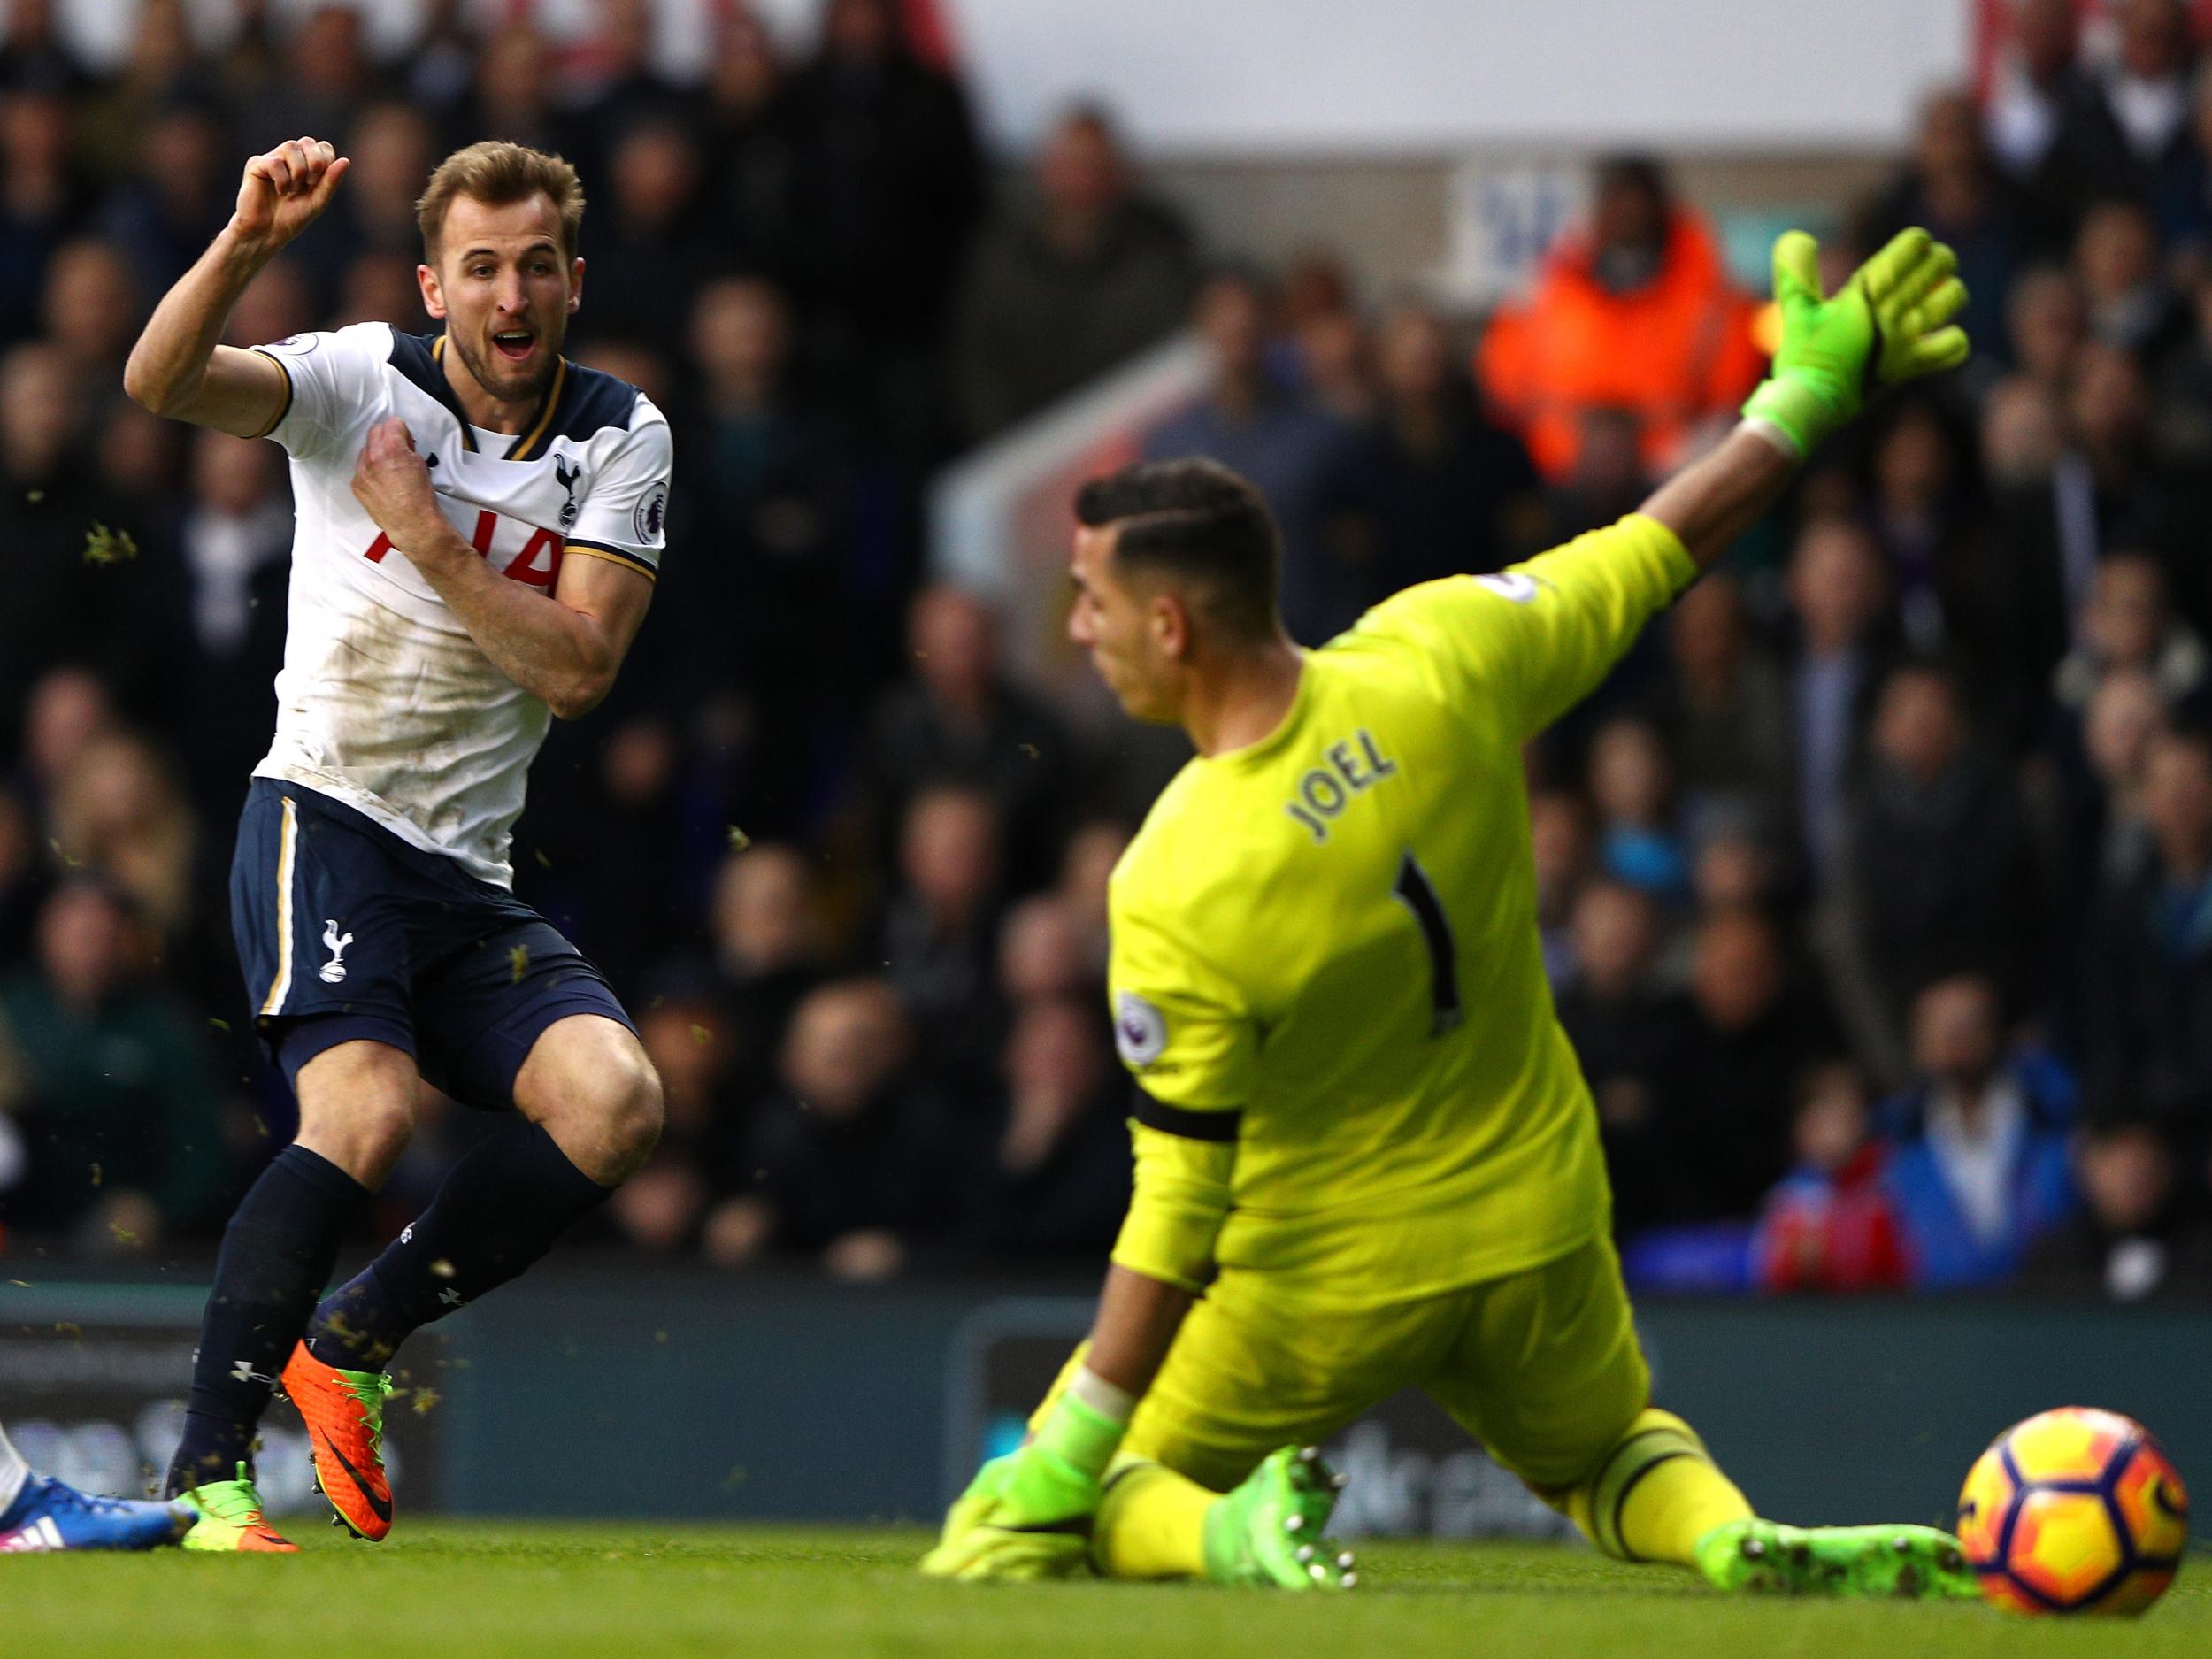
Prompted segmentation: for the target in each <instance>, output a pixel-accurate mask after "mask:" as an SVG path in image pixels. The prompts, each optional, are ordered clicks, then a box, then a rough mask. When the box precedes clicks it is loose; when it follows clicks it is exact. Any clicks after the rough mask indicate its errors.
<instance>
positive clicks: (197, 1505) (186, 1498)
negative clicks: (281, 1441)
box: [177, 1463, 299, 1555]
mask: <svg viewBox="0 0 2212 1659" xmlns="http://www.w3.org/2000/svg"><path fill="white" fill-rule="evenodd" d="M177 1502H180V1503H181V1504H183V1505H184V1506H185V1508H187V1509H190V1510H191V1511H192V1512H193V1513H194V1514H195V1515H196V1516H197V1517H199V1518H198V1519H197V1520H196V1521H195V1522H193V1524H192V1530H191V1531H190V1532H187V1533H186V1534H185V1535H184V1547H185V1548H187V1549H208V1550H221V1551H225V1552H229V1551H234V1550H246V1551H252V1552H257V1553H262V1554H267V1555H296V1554H297V1553H298V1552H299V1546H298V1545H297V1544H295V1543H294V1542H293V1541H292V1540H290V1539H288V1538H287V1537H285V1536H284V1535H283V1534H282V1533H281V1532H278V1531H277V1530H276V1528H274V1527H273V1526H271V1525H269V1517H267V1516H266V1515H265V1514H263V1513H262V1510H261V1494H259V1493H258V1492H256V1491H255V1490H254V1488H253V1476H252V1474H251V1473H250V1471H248V1470H247V1468H246V1465H245V1464H243V1463H241V1464H239V1465H238V1479H235V1480H211V1481H208V1482H207V1483H206V1484H205V1485H204V1486H194V1487H193V1488H192V1489H191V1490H190V1491H188V1492H180V1493H179V1494H177Z"/></svg>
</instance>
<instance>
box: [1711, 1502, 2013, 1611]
mask: <svg viewBox="0 0 2212 1659" xmlns="http://www.w3.org/2000/svg"><path fill="white" fill-rule="evenodd" d="M1695 1549H1696V1554H1697V1566H1698V1571H1701V1572H1702V1573H1703V1574H1704V1575H1705V1577H1706V1578H1707V1580H1708V1581H1709V1582H1710V1583H1711V1584H1712V1585H1713V1586H1714V1587H1715V1588H1716V1589H1721V1590H1733V1591H1741V1592H1745V1593H1747V1594H1753V1595H1833V1596H1889V1597H1893V1598H1898V1599H1901V1600H1909V1601H1911V1600H1924V1599H1925V1600H1950V1599H1953V1598H1956V1599H1958V1600H1962V1601H1963V1600H1968V1599H1978V1598H1979V1596H1980V1595H1981V1588H1980V1586H1978V1584H1977V1583H1976V1582H1975V1578H1974V1570H1973V1569H1972V1568H1971V1567H1969V1566H1968V1565H1967V1564H1966V1555H1965V1552H1964V1551H1962V1549H1960V1548H1959V1541H1958V1540H1957V1539H1955V1538H1954V1537H1952V1536H1951V1535H1950V1533H1948V1532H1939V1531H1938V1530H1937V1529H1936V1528H1934V1527H1932V1526H1784V1525H1781V1524H1780V1523H1779V1522H1778V1521H1762V1520H1758V1519H1752V1520H1747V1521H1730V1522H1727V1523H1726V1524H1724V1525H1720V1526H1716V1527H1715V1528H1713V1530H1712V1531H1711V1532H1708V1533H1706V1534H1705V1536H1704V1537H1702V1538H1701V1539H1699V1540H1697V1544H1696V1546H1695Z"/></svg>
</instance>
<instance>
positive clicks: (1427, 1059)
mask: <svg viewBox="0 0 2212 1659" xmlns="http://www.w3.org/2000/svg"><path fill="white" fill-rule="evenodd" d="M1694 574H1695V569H1694V565H1692V563H1691V561H1690V558H1689V556H1688V555H1687V554H1686V552H1685V551H1684V549H1683V547H1682V544H1681V542H1680V541H1678V539H1677V538H1676V537H1675V535H1674V534H1673V533H1672V532H1671V531H1670V530H1669V529H1668V528H1667V527H1666V526H1663V525H1661V524H1659V523H1657V522H1656V521H1655V520H1653V519H1650V518H1642V517H1631V518H1624V519H1623V520H1622V521H1621V522H1620V523H1619V524H1617V525H1615V526H1611V527H1610V528H1608V529H1604V530H1600V531H1595V532H1594V533H1592V534H1588V535H1585V536H1582V537H1580V538H1578V539H1577V540H1576V541H1572V542H1571V543H1569V544H1568V545H1566V546H1565V547H1562V548H1558V549H1554V550H1553V551H1551V552H1549V553H1546V554H1544V555H1542V556H1541V557H1538V558H1535V559H1532V560H1530V561H1529V562H1528V563H1526V564H1525V565H1517V566H1516V567H1515V568H1514V569H1512V570H1510V571H1508V572H1504V573H1502V574H1500V575H1495V576H1461V577H1452V578H1448V579H1447V580H1441V581H1434V582H1427V583H1424V584H1423V585H1421V586H1419V587H1417V588H1408V589H1407V590H1406V591H1404V592H1403V593H1401V594H1398V595H1395V596H1394V597H1393V598H1391V599H1389V600H1387V601H1386V602H1385V603H1382V604H1380V605H1379V606H1377V607H1376V608H1375V609H1374V610H1372V611H1369V612H1368V613H1367V615H1366V616H1365V617H1363V618H1362V619H1361V620H1360V622H1359V623H1358V624H1357V626H1355V627H1353V628H1352V629H1351V630H1350V631H1349V632H1348V633H1346V634H1341V635H1340V636H1339V637H1337V638H1336V639H1334V640H1333V641H1330V642H1329V643H1328V644H1327V645H1326V646H1325V647H1323V648H1322V649H1318V650H1316V651H1312V652H1310V653H1308V654H1307V656H1306V658H1305V666H1304V672H1303V673H1302V675H1301V676H1300V680H1299V685H1298V691H1297V696H1296V700H1295V701H1294V703H1293V704H1292V705H1291V709H1290V712H1289V714H1288V715H1287V716H1286V718H1285V719H1284V720H1283V722H1282V724H1281V725H1280V726H1279V727H1277V728H1276V730H1275V731H1274V732H1273V733H1271V734H1270V735H1269V736H1267V737H1266V738H1264V739H1263V740H1262V741H1259V742H1257V743H1255V744H1252V745H1250V746H1249V747H1248V748H1245V749H1237V750H1234V751H1232V752H1229V753H1226V754H1223V755H1218V756H1216V757H1211V758H1199V759H1195V760H1193V761H1192V762H1191V763H1190V764H1188V765H1187V766H1186V767H1185V768H1184V769H1183V771H1182V772H1179V774H1178V775H1177V776H1176V778H1175V779H1174V780H1173V781H1172V782H1171V783H1170V784H1169V785H1168V787H1167V788H1166V789H1165V790H1164V791H1163V792H1162V794H1161V795H1160V798H1159V799H1158V801H1157V802H1156V803H1154V805H1153V808H1152V810H1151V812H1150V814H1149V815H1148V817H1147V818H1146V820H1145V823H1144V826H1143V828H1142V829H1141V830H1140V831H1139V832H1138V834H1137V836H1136V839H1135V840H1134V841H1132V842H1131V844H1130V846H1129V849H1128V850H1127V852H1126V853H1125V855H1124V856H1123V857H1122V860H1121V863H1120V864H1119V865H1118V867H1117V868H1116V870H1115V872H1114V877H1113V882H1112V888H1111V909H1112V922H1113V960H1112V966H1111V971H1110V987H1109V995H1110V999H1111V1002H1112V1009H1113V1014H1114V1020H1115V1034H1116V1042H1117V1046H1118V1048H1119V1050H1120V1053H1121V1056H1122V1059H1123V1061H1124V1063H1125V1064H1126V1065H1127V1066H1128V1067H1129V1068H1130V1070H1131V1071H1133V1073H1134V1074H1135V1077H1136V1079H1137V1083H1138V1086H1139V1092H1138V1096H1137V1107H1136V1116H1137V1118H1138V1120H1139V1121H1140V1122H1142V1123H1146V1124H1148V1125H1151V1126H1152V1127H1154V1128H1156V1129H1162V1130H1165V1131H1167V1132H1168V1133H1172V1134H1178V1135H1184V1136H1188V1137H1191V1138H1193V1139H1194V1140H1198V1141H1234V1145H1235V1156H1234V1173H1233V1180H1232V1188H1231V1190H1232V1197H1233V1202H1232V1208H1231V1210H1230V1212H1229V1216H1228V1218H1227V1220H1226V1222H1225V1224H1224V1225H1223V1228H1222V1231H1221V1233H1220V1234H1219V1236H1218V1239H1217V1242H1216V1246H1215V1259H1216V1260H1217V1262H1218V1263H1219V1264H1220V1265H1221V1266H1222V1267H1223V1268H1224V1269H1232V1268H1237V1269H1251V1270H1254V1271H1260V1272H1263V1273H1267V1274H1269V1275H1271V1276H1277V1277H1279V1278H1280V1279H1283V1280H1284V1281H1286V1288H1288V1289H1293V1290H1294V1294H1296V1295H1297V1296H1299V1297H1301V1298H1302V1299H1306V1300H1310V1301H1315V1302H1329V1303H1359V1302H1379V1301H1391V1300H1397V1299H1401V1298H1404V1297H1409V1296H1419V1295H1425V1294H1433V1293H1436V1292H1439V1291H1443V1290H1447V1289H1449V1288H1451V1287H1453V1286H1459V1285H1464V1284H1468V1283H1471V1282H1473V1281H1475V1280H1478V1279H1489V1278H1494V1277H1497V1276H1499V1275H1502V1274H1506V1273H1511V1272H1517V1271H1520V1270H1522V1269H1524V1268H1529V1267H1534V1266H1538V1265H1540V1264H1541V1263H1546V1262H1548V1261H1551V1260H1554V1259H1555V1258H1556V1257H1558V1256H1563V1255H1564V1254H1565V1253H1566V1252H1568V1251H1569V1250H1571V1249H1573V1248H1576V1247H1577V1246H1578V1245H1580V1244H1582V1243H1584V1242H1586V1241H1587V1240H1589V1239H1591V1238H1592V1237H1594V1236H1595V1235H1596V1234H1597V1233H1600V1232H1601V1231H1602V1230H1603V1229H1604V1228H1605V1226H1606V1225H1607V1224H1608V1219H1609V1203H1610V1196H1609V1188H1608V1187H1607V1185H1606V1179H1605V1169H1604V1164H1603V1162H1602V1160H1601V1156H1600V1152H1599V1147H1598V1135H1597V1120H1596V1114H1595V1111H1594V1109H1593V1107H1592V1105H1591V1102H1590V1094H1589V1089H1588V1087H1587V1086H1586V1084H1585V1083H1584V1081H1583V1079H1582V1072H1581V1069H1580V1067H1579V1066H1578V1064H1577V1063H1576V1059H1575V1056H1574V1051H1573V1049H1572V1048H1571V1047H1570V1046H1569V1044H1568V1041H1567V1038H1566V1035H1565V1033H1563V1031H1562V1030H1561V1029H1560V1026H1559V1022H1558V1019H1557V1018H1556V1017H1555V1014H1554V1012H1553V1010H1552V1000H1551V991H1550V987H1549V986H1548V983H1547V982H1546V979H1545V977H1544V969H1543V961H1542V956H1541V952H1540V947H1539V942H1538V937H1537V927H1536V884H1535V875H1534V870H1533V866H1532V858H1531V853H1530V848H1529V829H1528V801H1527V791H1526V787H1525V782H1524V779H1523V774H1522V765H1521V749H1522V745H1523V744H1524V743H1525V741H1526V740H1527V739H1528V738H1529V737H1531V736H1532V735H1533V734H1534V733H1536V732H1538V731H1539V730H1540V729H1541V728H1542V727H1543V726H1546V725H1548V723H1549V722H1551V721H1552V720H1553V719H1555V718H1557V717H1558V716H1559V715H1560V713H1562V712H1563V710H1566V709H1567V708H1568V707H1569V706H1570V705H1571V704H1572V703H1575V702H1576V701H1577V700H1578V699H1579V698H1580V697H1582V696H1583V695H1585V694H1586V693H1587V692H1588V691H1589V690H1590V689H1591V688H1592V687H1594V686H1595V685H1596V684H1597V682H1598V681H1599V680H1601V678H1603V676H1604V674H1605V673H1606V672H1607V671H1608V670H1609V668H1610V667H1611V666H1612V665H1613V664H1614V663H1615V662H1616V661H1617V659H1618V658H1619V657H1620V656H1621V654H1622V652H1623V651H1624V650H1625V649H1627V647H1628V646H1629V644H1630V643H1631V642H1632V641H1633V640H1634V639H1635V637H1636V634H1637V633H1638V631H1639V630H1640V628H1641V627H1642V626H1643V625H1644V623H1645V621H1646V620H1647V618H1649V617H1650V616H1651V615H1652V614H1653V613H1654V612H1655V611H1657V610H1659V609H1660V608H1661V607H1662V606H1663V605H1665V604H1666V603H1668V602H1669V601H1670V600H1671V598H1672V597H1673V595H1675V594H1676V593H1677V592H1678V590H1679V589H1680V588H1682V587H1683V586H1684V585H1686V583H1687V582H1688V581H1689V580H1691V578H1692V577H1693V576H1694Z"/></svg>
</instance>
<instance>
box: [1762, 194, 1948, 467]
mask: <svg viewBox="0 0 2212 1659" xmlns="http://www.w3.org/2000/svg"><path fill="white" fill-rule="evenodd" d="M1958 267H1959V262H1958V257H1957V256H1956V255H1955V254H1954V253H1952V251H1951V250H1949V249H1948V248H1947V247H1945V246H1944V245H1943V244H1942V243H1941V242H1938V241H1936V240H1935V239H1934V238H1933V237H1932V236H1930V235H1929V234H1928V233H1927V232H1926V231H1924V230H1920V229H1917V228H1915V229H1912V230H1902V231H1900V232H1898V233H1897V234H1896V235H1894V236H1893V237H1892V238H1891V239H1890V242H1889V245H1888V246H1887V247H1886V248H1884V249H1883V250H1881V252H1879V253H1878V254H1876V255H1875V256H1874V257H1872V258H1871V259H1869V260H1868V261H1867V262H1866V263H1865V264H1864V265H1861V266H1860V267H1859V268H1858V269H1857V270H1856V271H1855V272H1853V273H1851V279H1850V280H1848V281H1847V282H1846V283H1845V284H1844V285H1843V288H1842V289H1841V290H1840V291H1839V293H1838V294H1837V295H1836V296H1835V297H1834V298H1833V299H1826V300H1824V299H1823V298H1821V296H1820V244H1819V243H1817V242H1815V241H1814V240H1813V239H1812V238H1811V237H1810V236H1808V235H1807V234H1805V233H1804V232H1803V231H1801V230H1793V231H1786V232H1785V233H1783V234H1782V235H1781V236H1780V237H1779V238H1778V239H1777V240H1776V242H1775V244H1774V303H1775V304H1776V305H1777V306H1778V308H1779V309H1780V311H1781V313H1782V343H1781V345H1780V346H1779V347H1778V349H1776V351H1775V353H1774V372H1773V373H1771V374H1770V375H1769V376H1768V377H1767V379H1766V380H1765V382H1764V383H1763V384H1762V385H1761V386H1760V388H1759V389H1758V390H1757V391H1755V392H1754V393H1752V395H1751V397H1750V399H1749V401H1748V402H1747V403H1745V404H1744V406H1743V412H1744V419H1747V420H1756V421H1761V422H1763V423H1764V424H1765V425H1767V426H1770V427H1771V428H1773V429H1774V430H1775V431H1777V432H1778V433H1780V434H1782V436H1783V437H1784V438H1786V440H1787V441H1788V442H1789V443H1790V444H1791V445H1793V447H1794V448H1795V449H1796V451H1797V455H1798V457H1799V458H1800V459H1803V458H1804V457H1806V456H1808V455H1810V454H1811V453H1812V452H1813V450H1814V449H1816V447H1817V446H1818V445H1819V443H1820V441H1821V440H1822V439H1823V438H1824V437H1826V436H1827V435H1828V434H1830V433H1832V432H1833V431H1834V430H1835V429H1836V428H1837V427H1839V426H1842V425H1843V424H1844V423H1845V422H1846V421H1847V420H1849V419H1851V418H1852V417H1853V416H1854V415H1855V414H1857V413H1858V412H1859V409H1860V407H1861V405H1862V404H1863V402H1864V401H1865V400H1866V399H1867V398H1868V397H1870V396H1872V395H1873V394H1874V393H1876V392H1878V391H1880V390H1882V389H1884V388H1887V387H1892V386H1897V385H1901V384H1902V383H1903V382H1904V381H1907V380H1916V379H1918V378H1919V377H1920V376H1921V375H1924V374H1933V373H1936V372H1937V371H1938V370H1940V369H1953V368H1956V367H1957V366H1958V365H1960V364H1962V363H1963V362H1965V361H1966V355H1967V351H1968V346H1967V342H1966V331H1965V330H1964V329H1962V328H1961V327H1959V326H1956V325H1955V324H1954V323H1952V321H1951V319H1953V318H1954V317H1956V316H1957V315H1958V314H1959V310H1960V308H1961V307H1962V306H1963V305H1964V304H1965V303H1966V285H1965V284H1964V283H1963V282H1961V281H1960V280H1959V279H1958Z"/></svg>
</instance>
